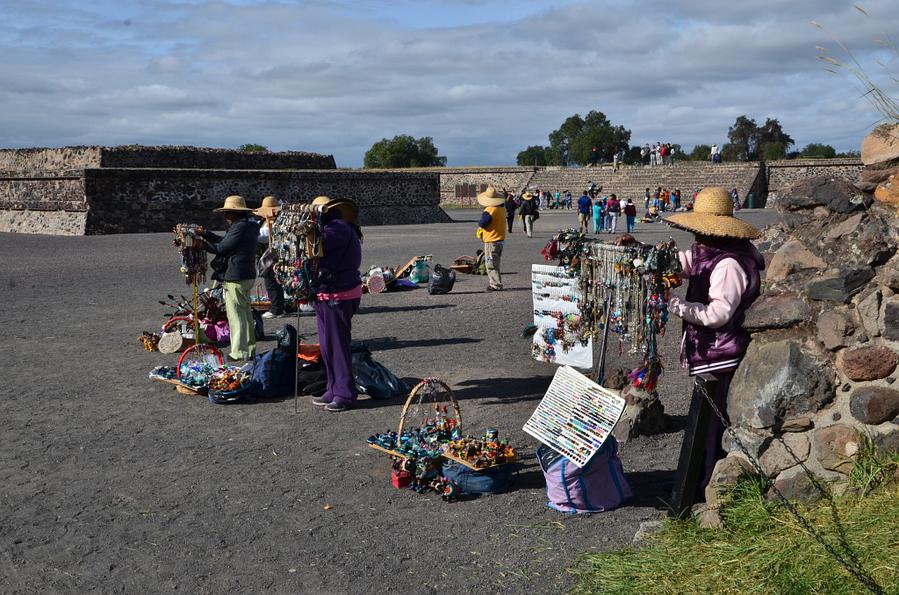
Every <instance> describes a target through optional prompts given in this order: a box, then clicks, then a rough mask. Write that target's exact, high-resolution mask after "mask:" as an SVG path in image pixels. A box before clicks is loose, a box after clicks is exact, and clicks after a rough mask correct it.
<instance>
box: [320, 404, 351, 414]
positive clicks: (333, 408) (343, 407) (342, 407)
mask: <svg viewBox="0 0 899 595" xmlns="http://www.w3.org/2000/svg"><path fill="white" fill-rule="evenodd" d="M347 409H349V407H347V406H346V405H341V404H340V403H328V405H327V407H325V411H330V412H331V413H337V412H339V411H346V410H347Z"/></svg>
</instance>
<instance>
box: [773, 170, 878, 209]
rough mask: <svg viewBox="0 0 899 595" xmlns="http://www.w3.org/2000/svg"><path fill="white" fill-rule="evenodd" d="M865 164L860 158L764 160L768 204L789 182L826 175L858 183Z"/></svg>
mask: <svg viewBox="0 0 899 595" xmlns="http://www.w3.org/2000/svg"><path fill="white" fill-rule="evenodd" d="M864 169H865V166H864V165H863V164H862V161H861V159H791V160H785V161H767V162H765V171H766V174H767V175H766V182H767V192H768V206H773V205H774V204H775V203H776V202H777V198H778V196H779V195H780V194H781V193H782V192H783V191H784V190H785V189H786V188H787V187H788V186H790V185H791V184H795V183H796V182H800V181H802V180H807V179H809V178H814V177H818V176H828V177H832V178H836V179H839V180H845V181H846V182H849V183H850V184H858V183H859V180H860V178H861V174H862V172H863V171H864Z"/></svg>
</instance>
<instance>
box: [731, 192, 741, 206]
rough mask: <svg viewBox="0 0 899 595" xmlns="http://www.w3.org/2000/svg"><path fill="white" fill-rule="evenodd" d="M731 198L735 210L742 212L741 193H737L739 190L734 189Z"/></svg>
mask: <svg viewBox="0 0 899 595" xmlns="http://www.w3.org/2000/svg"><path fill="white" fill-rule="evenodd" d="M730 197H731V199H732V200H733V201H734V210H735V211H739V210H740V207H741V205H740V193H739V192H737V189H736V188H734V189H733V190H731V191H730Z"/></svg>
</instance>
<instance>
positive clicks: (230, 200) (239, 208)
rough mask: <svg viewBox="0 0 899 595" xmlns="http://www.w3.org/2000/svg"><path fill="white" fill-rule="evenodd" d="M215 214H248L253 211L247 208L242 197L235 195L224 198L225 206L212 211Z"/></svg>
mask: <svg viewBox="0 0 899 595" xmlns="http://www.w3.org/2000/svg"><path fill="white" fill-rule="evenodd" d="M213 211H214V212H216V213H228V212H230V213H250V212H252V211H253V209H250V208H248V207H247V201H245V200H244V199H243V197H242V196H237V195H236V194H234V195H231V196H228V197H225V204H224V206H222V207H219V208H217V209H213Z"/></svg>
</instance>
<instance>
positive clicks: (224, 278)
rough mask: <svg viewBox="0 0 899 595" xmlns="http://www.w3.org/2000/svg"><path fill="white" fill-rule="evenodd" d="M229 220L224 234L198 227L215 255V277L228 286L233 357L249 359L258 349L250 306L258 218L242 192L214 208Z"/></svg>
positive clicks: (227, 298) (208, 250)
mask: <svg viewBox="0 0 899 595" xmlns="http://www.w3.org/2000/svg"><path fill="white" fill-rule="evenodd" d="M215 212H216V213H221V214H222V215H224V217H225V220H226V221H227V222H228V233H226V234H225V236H224V237H221V236H218V235H216V234H214V233H212V232H211V231H206V230H205V229H203V228H202V227H201V228H199V230H198V231H199V232H200V234H201V235H202V236H203V239H204V240H206V251H207V252H211V253H212V254H215V258H213V259H212V263H211V265H210V266H211V268H212V278H213V279H214V280H216V281H220V282H221V283H222V286H223V287H224V290H225V292H224V293H225V311H226V312H227V314H228V326H229V327H231V353H229V354H228V357H229V358H230V359H231V360H247V359H250V358H252V357H253V354H254V353H255V351H256V335H255V332H254V330H253V313H252V312H251V310H250V292H251V291H252V290H253V283H255V281H256V240H257V238H258V237H259V222H258V220H256V219H253V218H251V217H250V214H251V213H252V212H253V210H252V209H249V208H247V204H246V202H245V201H244V199H243V198H242V197H240V196H229V197H227V198H225V204H224V205H223V206H222V207H220V208H218V209H215Z"/></svg>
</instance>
